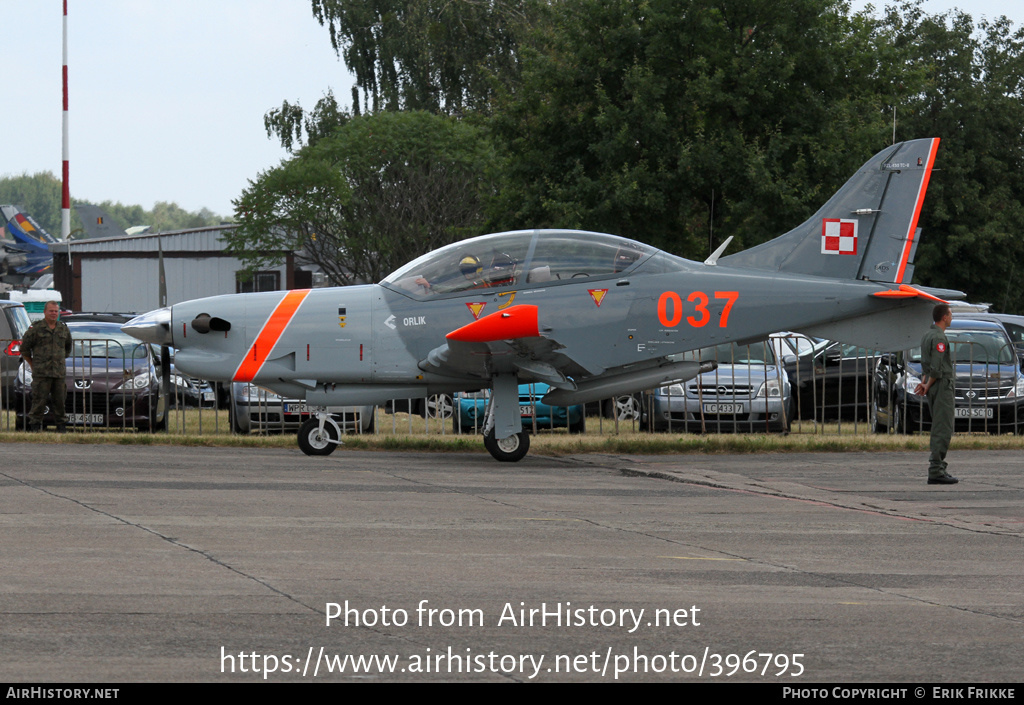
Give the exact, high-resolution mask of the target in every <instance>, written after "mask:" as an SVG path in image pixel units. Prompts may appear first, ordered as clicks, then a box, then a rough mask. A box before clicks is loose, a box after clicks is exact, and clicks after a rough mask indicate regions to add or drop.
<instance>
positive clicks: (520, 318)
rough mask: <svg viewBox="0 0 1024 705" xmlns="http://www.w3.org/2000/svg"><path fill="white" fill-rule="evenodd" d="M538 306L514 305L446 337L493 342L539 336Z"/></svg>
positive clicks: (475, 341) (473, 341) (477, 341)
mask: <svg viewBox="0 0 1024 705" xmlns="http://www.w3.org/2000/svg"><path fill="white" fill-rule="evenodd" d="M539 336H540V332H539V329H538V327H537V307H536V306H533V305H531V304H520V305H519V306H512V307H511V308H508V309H505V310H504V311H496V312H494V313H492V314H491V315H489V316H484V317H483V318H481V319H479V320H476V321H473V322H472V323H468V324H466V325H464V326H462V328H457V329H455V330H453V331H452V332H451V333H449V334H448V335H447V336H446V337H447V338H448V340H460V341H462V342H464V343H491V342H494V341H496V340H510V339H512V338H537V337H539Z"/></svg>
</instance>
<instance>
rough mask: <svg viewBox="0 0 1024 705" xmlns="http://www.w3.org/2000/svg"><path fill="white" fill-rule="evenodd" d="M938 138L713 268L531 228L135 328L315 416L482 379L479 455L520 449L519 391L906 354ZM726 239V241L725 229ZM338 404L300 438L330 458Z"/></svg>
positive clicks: (160, 316) (193, 306)
mask: <svg viewBox="0 0 1024 705" xmlns="http://www.w3.org/2000/svg"><path fill="white" fill-rule="evenodd" d="M938 145H939V140H938V139H920V140H913V141H909V142H903V143H899V144H895V145H893V146H891V147H889V148H887V149H885V150H883V151H882V152H880V153H878V154H877V155H875V156H874V157H872V158H871V159H870V160H868V162H867V163H866V164H864V166H863V167H861V169H860V170H859V171H858V172H857V173H856V174H854V176H853V177H852V178H851V179H850V180H849V181H848V182H847V183H846V184H845V185H844V186H843V187H842V188H841V189H840V190H839V191H838V192H837V193H836V194H835V195H834V196H833V197H832V198H831V199H829V201H828V203H826V204H825V205H824V206H822V208H821V209H820V210H819V211H818V212H817V213H815V214H814V216H813V217H811V218H810V219H809V220H807V221H806V222H805V223H803V224H802V225H799V226H797V227H796V228H794V229H793V230H791V231H789V232H788V233H786V234H785V235H782V236H780V237H778V238H776V239H774V240H771V241H769V242H766V243H764V244H762V245H759V246H756V247H753V248H751V249H749V250H746V251H744V252H740V253H738V254H734V255H731V256H728V257H722V256H721V255H722V253H723V251H724V250H725V247H726V246H727V245H728V240H727V241H726V242H725V243H724V244H723V245H722V246H721V247H720V248H719V249H718V250H717V251H716V252H715V253H714V254H712V255H711V257H709V258H708V259H707V260H706V261H704V262H703V263H698V262H692V261H689V260H685V259H682V258H680V257H676V256H674V255H670V254H668V253H666V252H662V251H660V250H657V249H655V248H653V247H649V246H648V245H644V244H642V243H640V242H636V241H633V240H627V239H624V238H621V237H616V236H614V235H606V234H601V233H591V232H580V231H568V230H521V231H516V232H505V233H498V234H493V235H484V236H481V237H476V238H471V239H468V240H463V241H461V242H456V243H454V244H451V245H448V246H446V247H442V248H440V249H438V250H435V251H433V252H428V253H427V254H425V255H423V256H422V257H419V258H418V259H416V260H414V261H412V262H410V263H409V264H407V265H405V266H404V267H402V268H400V269H399V270H398V271H396V272H394V273H393V274H391V275H390V276H388V277H387V278H385V279H384V280H383V281H381V282H380V283H379V284H368V285H362V286H347V287H338V288H323V289H312V290H292V291H286V292H267V293H253V294H235V295H229V296H214V297H210V298H205V299H198V300H195V301H186V302H184V303H180V304H175V305H174V306H171V307H169V308H163V309H159V310H157V311H152V312H150V313H147V314H144V315H142V316H139V317H137V318H135V319H133V320H132V321H130V322H129V323H128V324H127V325H125V326H124V330H125V331H126V332H128V333H130V334H131V335H133V336H135V337H136V338H138V339H140V340H143V341H146V342H149V343H153V344H159V345H172V346H174V347H175V348H177V354H176V357H175V364H176V365H177V367H178V369H179V370H183V371H185V372H187V373H188V374H190V375H193V376H195V377H199V378H203V379H209V380H218V381H225V382H226V381H245V382H252V383H254V384H258V385H261V386H263V387H266V388H268V389H271V390H273V391H274V392H277V393H278V394H280V395H282V396H284V397H292V398H299V399H305V400H306V402H307V403H308V404H310V405H316V406H323V407H326V406H341V405H357V404H380V403H384V402H385V401H387V400H388V399H393V398H406V397H410V398H412V397H424V396H427V395H432V394H438V393H442V392H445V393H451V392H456V391H470V390H479V389H483V388H490V389H491V390H492V393H491V397H490V398H491V402H490V404H489V407H488V412H487V416H486V420H485V423H484V429H483V430H484V445H485V447H486V448H487V450H488V451H489V452H490V453H491V455H493V456H494V457H495V458H496V459H498V460H501V461H517V460H520V459H521V458H523V457H524V456H525V455H526V453H527V451H528V449H529V443H530V438H529V436H528V435H527V433H526V432H525V431H524V430H523V427H522V421H521V418H520V412H519V402H518V399H519V395H518V385H519V384H520V383H522V382H534V381H537V382H546V383H547V384H548V385H550V386H551V390H550V391H549V392H548V393H547V395H546V396H545V397H544V398H543V402H544V403H546V404H551V405H555V406H567V405H572V404H579V403H583V402H588V401H596V400H599V399H607V398H609V397H613V396H617V395H620V394H630V393H633V392H636V391H639V390H642V389H647V388H651V387H656V386H661V385H665V384H669V383H675V382H681V381H686V380H688V379H692V378H694V377H696V376H697V375H698V374H700V373H701V372H706V371H709V370H711V369H714V366H715V363H713V362H699V361H693V360H680V359H679V357H681V356H677V355H676V353H682V352H685V351H689V350H695V349H697V348H705V347H710V346H714V345H717V344H719V343H723V342H729V341H734V342H738V343H741V344H742V343H745V342H751V341H756V340H762V339H764V338H765V337H767V336H768V335H769V334H770V333H772V332H775V331H779V330H791V331H798V332H801V333H806V334H808V335H814V336H820V337H823V338H831V339H834V340H842V341H844V342H849V343H856V344H859V345H863V346H865V347H868V348H872V349H877V350H897V349H905V348H907V347H911V346H912V345H913V344H914V343H916V342H917V341H918V340H919V339H920V336H921V335H922V334H923V333H924V330H925V329H926V328H927V327H928V325H929V324H930V322H931V318H930V310H931V308H932V306H933V305H934V302H935V301H938V300H943V299H948V298H962V296H963V295H962V294H961V293H960V292H957V291H950V290H944V289H924V288H921V287H914V286H911V285H910V283H909V282H910V279H911V275H912V272H913V260H914V253H915V251H916V249H917V246H918V243H919V242H920V232H919V230H918V228H917V221H918V217H919V215H920V213H921V205H922V203H923V201H924V197H925V191H926V190H927V187H928V180H929V177H930V175H931V171H932V165H933V164H934V161H935V153H936V150H937V149H938ZM730 239H731V238H730ZM341 435H342V434H341V430H340V428H339V427H338V425H337V424H336V423H335V422H334V420H333V419H332V418H331V416H330V415H329V414H328V413H326V412H319V413H317V415H316V417H315V418H311V419H310V420H308V421H307V422H306V423H305V424H304V425H303V426H302V428H301V430H300V431H299V446H300V447H301V448H302V450H303V451H304V452H305V453H307V454H310V455H327V454H329V453H331V452H332V451H333V450H334V448H335V447H336V445H338V444H339V443H340V442H341Z"/></svg>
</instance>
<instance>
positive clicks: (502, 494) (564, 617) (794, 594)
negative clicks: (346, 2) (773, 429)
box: [0, 443, 1024, 685]
mask: <svg viewBox="0 0 1024 705" xmlns="http://www.w3.org/2000/svg"><path fill="white" fill-rule="evenodd" d="M0 457H2V471H0V488H2V489H0V526H2V529H0V531H2V536H3V540H2V542H0V567H2V570H0V619H2V624H3V626H2V629H0V646H2V653H3V654H4V658H3V659H2V661H0V682H11V681H15V682H18V681H21V682H40V681H61V682H122V683H124V682H135V681H173V682H178V681H199V682H209V681H241V682H258V681H263V680H266V681H268V682H298V681H327V680H334V681H359V682H365V681H423V682H430V681H453V680H454V681H534V682H538V681H539V682H554V681H594V682H612V681H614V680H616V679H617V680H620V681H622V680H628V681H653V682H660V681H669V680H671V681H677V680H687V681H701V682H714V681H759V682H767V683H778V684H782V685H807V684H811V683H816V682H817V683H820V682H866V681H873V682H890V681H898V682H905V683H908V684H913V683H922V684H924V683H932V682H956V683H974V684H977V683H983V682H1004V683H1005V682H1016V681H1019V680H1020V678H1021V672H1022V663H1024V659H1022V656H1024V579H1022V578H1024V575H1022V573H1024V561H1022V556H1024V523H1022V522H1024V472H1022V469H1024V463H1022V459H1021V457H1020V454H1019V453H1015V452H1001V451H986V452H981V451H978V452H957V451H956V450H955V449H954V451H953V452H952V453H951V454H950V461H951V462H950V470H951V472H953V473H954V474H956V475H959V476H960V477H961V478H962V482H961V483H960V484H959V485H956V486H952V487H944V486H928V485H926V484H925V475H926V466H927V458H926V455H925V454H924V453H920V452H917V453H842V454H840V453H836V454H777V455H761V456H754V455H745V456H728V455H720V456H609V455H581V456H574V457H569V458H559V459H552V458H544V457H540V456H529V457H528V458H526V460H524V461H523V462H521V463H518V464H515V465H507V464H499V463H497V462H494V461H492V460H491V459H490V457H489V456H487V455H485V454H484V453H483V452H482V451H481V453H480V454H427V453H374V452H356V451H346V450H344V449H342V450H340V451H338V452H336V453H335V454H334V455H332V456H330V457H329V458H307V457H305V456H303V455H302V454H301V453H300V452H299V451H298V450H278V449H268V450H264V449H232V448H193V447H167V446H145V445H140V446H124V445H109V446H103V445H58V444H45V443H40V444H6V445H3V446H0ZM329 616H330V617H332V618H331V619H329V618H328V617H329Z"/></svg>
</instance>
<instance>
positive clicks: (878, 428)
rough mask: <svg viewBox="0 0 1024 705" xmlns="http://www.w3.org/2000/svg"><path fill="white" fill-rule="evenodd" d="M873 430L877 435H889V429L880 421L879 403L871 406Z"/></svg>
mask: <svg viewBox="0 0 1024 705" xmlns="http://www.w3.org/2000/svg"><path fill="white" fill-rule="evenodd" d="M871 430H872V431H874V432H875V433H888V432H889V427H888V426H886V425H885V424H883V423H881V422H880V421H879V420H878V403H877V402H874V403H872V404H871Z"/></svg>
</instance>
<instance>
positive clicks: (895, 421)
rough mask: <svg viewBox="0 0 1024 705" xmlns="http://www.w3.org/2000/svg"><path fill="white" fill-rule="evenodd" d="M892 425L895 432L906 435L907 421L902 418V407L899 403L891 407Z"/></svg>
mask: <svg viewBox="0 0 1024 705" xmlns="http://www.w3.org/2000/svg"><path fill="white" fill-rule="evenodd" d="M892 427H893V429H895V431H896V433H897V434H899V435H901V436H905V435H907V421H906V419H904V418H903V407H902V405H901V404H899V403H896V404H895V405H894V406H893V409H892Z"/></svg>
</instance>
